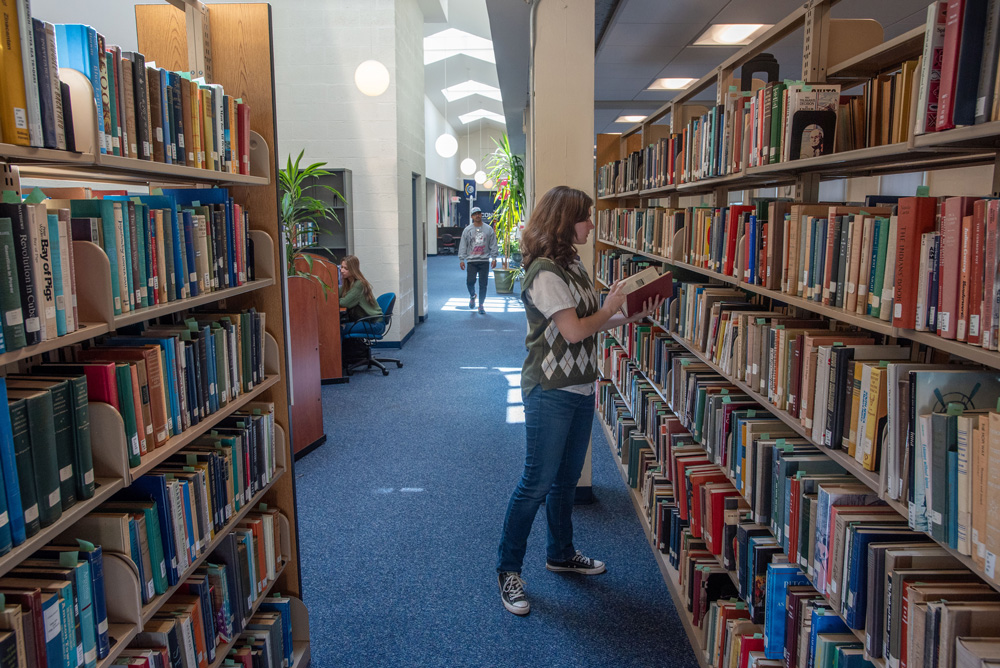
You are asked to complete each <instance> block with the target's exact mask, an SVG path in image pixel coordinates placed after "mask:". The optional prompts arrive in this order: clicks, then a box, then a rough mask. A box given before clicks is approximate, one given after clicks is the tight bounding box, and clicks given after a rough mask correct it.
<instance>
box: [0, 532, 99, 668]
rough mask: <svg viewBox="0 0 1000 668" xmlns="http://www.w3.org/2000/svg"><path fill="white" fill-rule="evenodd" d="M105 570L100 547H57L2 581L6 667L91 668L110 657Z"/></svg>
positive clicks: (1, 639) (1, 641)
mask: <svg viewBox="0 0 1000 668" xmlns="http://www.w3.org/2000/svg"><path fill="white" fill-rule="evenodd" d="M103 564H104V556H103V551H102V549H101V547H100V546H99V545H92V544H79V545H78V544H76V543H75V542H74V543H73V544H68V543H67V544H61V543H57V544H54V545H50V546H47V547H44V548H42V549H41V550H39V551H38V552H36V553H35V554H34V556H32V557H30V558H29V559H26V560H24V561H22V562H21V563H20V564H19V565H18V566H17V567H16V568H14V569H13V570H11V571H10V572H9V573H8V574H7V575H5V576H4V577H3V578H0V594H3V596H4V600H5V603H4V609H3V612H2V613H0V628H2V631H0V648H2V649H0V652H2V653H3V655H4V656H5V657H11V658H12V661H11V662H10V663H9V665H12V666H60V667H62V666H85V667H86V668H94V667H95V666H96V665H97V662H98V660H99V659H103V658H105V657H107V656H108V653H109V651H110V648H111V639H110V637H109V634H108V611H107V596H106V592H105V588H104V565H103Z"/></svg>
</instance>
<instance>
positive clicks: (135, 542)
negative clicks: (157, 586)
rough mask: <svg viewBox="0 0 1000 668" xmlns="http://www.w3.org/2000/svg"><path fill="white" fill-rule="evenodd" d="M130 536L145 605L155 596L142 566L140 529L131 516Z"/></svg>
mask: <svg viewBox="0 0 1000 668" xmlns="http://www.w3.org/2000/svg"><path fill="white" fill-rule="evenodd" d="M128 538H129V544H130V546H131V550H132V555H131V556H132V563H134V564H135V567H136V569H138V571H139V589H140V592H141V594H142V604H143V605H145V604H146V603H149V599H151V598H152V597H153V592H152V591H151V590H150V588H148V587H147V586H146V580H147V576H146V571H145V569H144V568H143V566H142V552H141V551H140V547H139V531H138V527H137V526H136V522H135V520H134V519H132V518H129V521H128Z"/></svg>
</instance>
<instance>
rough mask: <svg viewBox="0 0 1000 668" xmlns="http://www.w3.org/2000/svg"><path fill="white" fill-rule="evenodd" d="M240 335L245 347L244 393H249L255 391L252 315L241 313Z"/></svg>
mask: <svg viewBox="0 0 1000 668" xmlns="http://www.w3.org/2000/svg"><path fill="white" fill-rule="evenodd" d="M240 333H241V334H242V341H241V342H240V343H241V345H242V347H243V378H242V383H241V385H243V391H244V392H249V391H250V390H252V389H253V380H252V378H253V371H252V370H251V364H252V363H251V359H252V356H251V355H250V314H249V313H240Z"/></svg>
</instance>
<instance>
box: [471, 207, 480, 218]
mask: <svg viewBox="0 0 1000 668" xmlns="http://www.w3.org/2000/svg"><path fill="white" fill-rule="evenodd" d="M482 212H483V210H482V209H480V208H479V207H478V206H474V207H472V211H470V212H469V215H470V216H474V215H476V214H477V213H482Z"/></svg>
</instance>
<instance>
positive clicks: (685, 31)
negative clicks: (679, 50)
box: [602, 22, 704, 47]
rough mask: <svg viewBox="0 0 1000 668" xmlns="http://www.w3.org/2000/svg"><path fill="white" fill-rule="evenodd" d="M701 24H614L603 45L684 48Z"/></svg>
mask: <svg viewBox="0 0 1000 668" xmlns="http://www.w3.org/2000/svg"><path fill="white" fill-rule="evenodd" d="M703 26H704V24H703V23H621V22H618V23H615V24H614V26H612V28H611V29H610V30H609V31H608V34H607V35H606V36H605V38H604V44H602V47H603V46H604V45H607V46H614V45H621V44H635V43H636V42H639V43H642V44H654V43H656V42H660V43H666V44H670V45H672V46H674V45H675V46H684V45H686V44H687V43H688V42H690V41H692V40H693V39H694V38H695V37H696V36H697V34H698V31H699V30H701V28H702V27H703Z"/></svg>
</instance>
